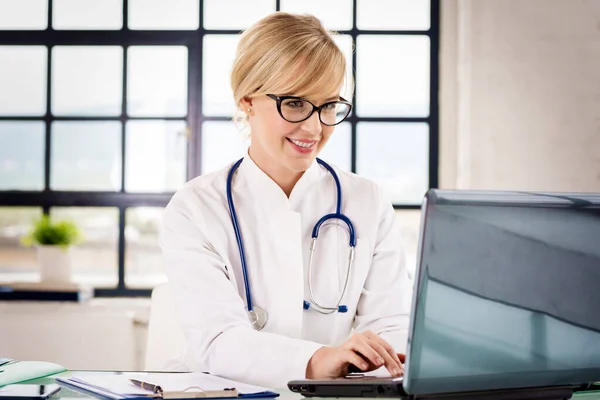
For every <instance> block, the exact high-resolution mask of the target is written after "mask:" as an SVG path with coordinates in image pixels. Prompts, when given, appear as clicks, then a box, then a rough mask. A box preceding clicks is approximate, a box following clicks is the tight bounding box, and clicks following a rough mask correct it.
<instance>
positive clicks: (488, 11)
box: [397, 0, 600, 267]
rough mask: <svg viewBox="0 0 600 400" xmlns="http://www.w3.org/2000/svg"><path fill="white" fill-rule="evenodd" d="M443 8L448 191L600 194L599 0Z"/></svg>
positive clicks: (449, 3)
mask: <svg viewBox="0 0 600 400" xmlns="http://www.w3.org/2000/svg"><path fill="white" fill-rule="evenodd" d="M440 3H441V37H440V170H439V173H440V187H442V188H447V189H456V188H458V189H501V190H504V189H506V190H512V189H514V190H543V191H591V192H600V1H598V0H442V1H441V2H440ZM418 214H419V213H418V212H416V213H414V212H412V213H411V212H408V213H407V212H402V211H398V212H397V217H398V220H399V221H400V224H401V225H402V228H403V232H404V239H403V240H404V245H405V247H406V249H407V253H408V255H409V263H411V264H410V266H411V267H412V266H413V265H412V263H413V262H414V259H415V253H416V249H417V238H418V231H419V215H418Z"/></svg>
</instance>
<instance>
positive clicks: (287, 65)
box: [231, 12, 346, 191]
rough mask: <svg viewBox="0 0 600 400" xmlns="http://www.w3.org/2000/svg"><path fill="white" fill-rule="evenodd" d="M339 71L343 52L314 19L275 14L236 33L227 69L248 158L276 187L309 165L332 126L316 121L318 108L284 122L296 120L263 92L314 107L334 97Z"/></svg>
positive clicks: (289, 107)
mask: <svg viewBox="0 0 600 400" xmlns="http://www.w3.org/2000/svg"><path fill="white" fill-rule="evenodd" d="M345 73H346V61H345V58H344V55H343V53H342V52H341V50H340V49H339V47H338V46H337V45H336V43H335V41H334V40H333V37H332V36H331V34H330V33H329V32H328V31H326V30H325V29H324V28H323V26H322V25H321V23H320V21H319V20H318V19H317V18H315V17H312V16H309V15H294V14H288V13H283V12H277V13H274V14H271V15H269V16H267V17H265V18H263V19H262V20H260V21H259V22H257V23H256V24H255V25H253V26H252V27H250V28H249V29H248V30H246V31H245V32H244V33H243V34H242V36H241V38H240V42H239V44H238V48H237V54H236V59H235V61H234V64H233V69H232V73H231V86H232V89H233V93H234V98H235V101H236V104H238V106H239V108H240V110H241V112H243V113H244V114H245V115H244V121H245V122H246V123H247V124H248V125H249V127H250V143H251V144H250V148H249V154H250V157H251V158H252V159H253V160H254V162H255V163H256V164H257V165H258V166H259V167H260V168H261V169H262V170H263V171H264V172H265V173H267V175H269V176H270V177H271V178H272V179H274V180H275V181H276V182H277V183H278V184H279V185H280V186H282V188H283V186H284V185H282V183H281V182H282V181H285V182H287V186H289V184H291V186H293V184H295V182H296V181H297V180H298V179H299V177H300V176H301V174H302V173H303V172H304V171H306V170H307V169H308V168H309V167H310V166H311V164H312V163H313V162H314V160H315V158H316V157H317V155H318V154H319V153H320V152H321V150H322V149H323V147H324V146H325V144H326V143H327V141H328V140H329V138H330V137H331V135H332V134H333V132H334V129H335V126H328V125H325V124H323V123H321V121H320V120H319V114H318V112H314V113H313V114H312V115H311V116H310V117H309V118H307V119H306V120H304V121H302V122H289V121H292V120H297V119H295V118H287V119H288V120H286V119H284V118H283V117H282V115H280V113H279V111H278V108H277V104H278V102H277V100H276V99H274V98H272V97H270V96H269V95H274V96H279V97H283V96H297V97H300V98H302V99H306V100H308V101H310V102H311V103H312V104H313V105H315V106H317V107H319V106H321V105H323V104H324V103H327V102H330V101H337V100H339V99H340V92H341V89H342V87H344V78H345ZM310 110H312V106H311V105H309V104H308V103H300V102H294V101H282V103H281V111H282V114H284V115H298V114H300V115H302V114H304V115H307V114H308V112H309V111H310ZM333 111H335V109H333ZM326 112H327V113H329V116H331V113H332V110H331V109H327V110H325V109H323V110H322V112H321V115H322V118H324V120H325V121H326V122H328V121H329V120H327V119H325V113H326ZM294 113H295V114H294ZM333 114H334V115H335V112H334V113H333ZM334 119H335V117H334ZM328 123H329V122H328ZM285 190H286V189H284V191H285Z"/></svg>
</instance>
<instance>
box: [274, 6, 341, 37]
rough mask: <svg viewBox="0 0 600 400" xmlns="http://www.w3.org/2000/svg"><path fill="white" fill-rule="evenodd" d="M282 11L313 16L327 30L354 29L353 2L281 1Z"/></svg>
mask: <svg viewBox="0 0 600 400" xmlns="http://www.w3.org/2000/svg"><path fill="white" fill-rule="evenodd" d="M281 11H287V12H290V13H294V14H305V13H308V14H312V15H314V16H315V17H317V18H319V19H320V20H321V22H322V23H323V25H324V26H325V28H327V29H331V30H346V29H352V0H327V1H322V0H281Z"/></svg>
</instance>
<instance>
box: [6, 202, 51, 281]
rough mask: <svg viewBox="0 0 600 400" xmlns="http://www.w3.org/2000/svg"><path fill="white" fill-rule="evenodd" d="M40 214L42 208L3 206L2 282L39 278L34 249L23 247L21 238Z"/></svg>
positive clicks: (35, 279)
mask: <svg viewBox="0 0 600 400" xmlns="http://www.w3.org/2000/svg"><path fill="white" fill-rule="evenodd" d="M41 216H42V209H41V208H35V207H0V282H10V281H15V282H21V281H28V282H35V281H38V280H39V278H40V276H39V269H38V264H37V259H36V251H35V248H33V247H24V246H22V245H21V237H23V236H24V235H26V234H27V233H28V232H29V230H30V228H31V226H32V224H33V222H34V221H35V220H36V219H38V218H40V217H41Z"/></svg>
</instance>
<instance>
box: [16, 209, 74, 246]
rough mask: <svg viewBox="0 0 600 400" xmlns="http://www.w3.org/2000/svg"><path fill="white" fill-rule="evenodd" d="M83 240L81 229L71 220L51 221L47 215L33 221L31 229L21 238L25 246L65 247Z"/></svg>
mask: <svg viewBox="0 0 600 400" xmlns="http://www.w3.org/2000/svg"><path fill="white" fill-rule="evenodd" d="M82 240H83V235H82V234H81V231H80V230H79V228H78V227H77V225H75V224H74V223H73V222H71V221H66V220H63V221H52V220H51V219H50V218H49V217H48V216H47V215H44V216H42V218H40V219H39V220H37V221H35V223H34V225H33V227H32V229H31V231H30V232H29V233H28V234H27V235H26V236H24V237H23V238H21V243H23V244H24V245H25V246H32V245H34V244H38V245H45V246H61V247H63V248H67V247H69V246H72V245H75V244H77V243H79V242H81V241H82Z"/></svg>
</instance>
